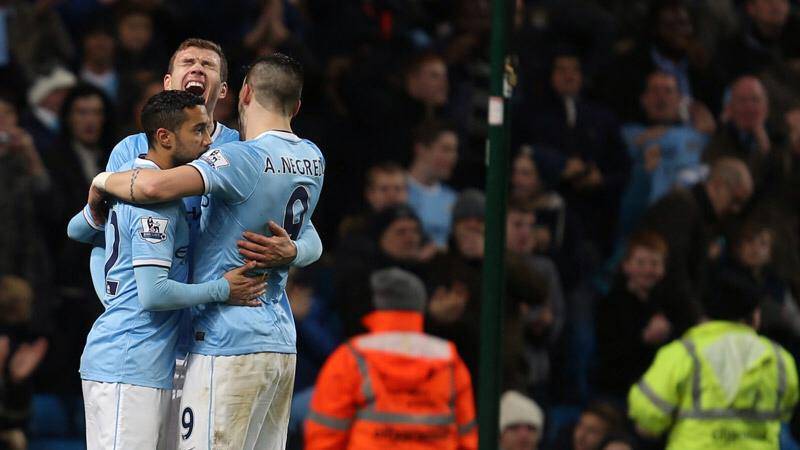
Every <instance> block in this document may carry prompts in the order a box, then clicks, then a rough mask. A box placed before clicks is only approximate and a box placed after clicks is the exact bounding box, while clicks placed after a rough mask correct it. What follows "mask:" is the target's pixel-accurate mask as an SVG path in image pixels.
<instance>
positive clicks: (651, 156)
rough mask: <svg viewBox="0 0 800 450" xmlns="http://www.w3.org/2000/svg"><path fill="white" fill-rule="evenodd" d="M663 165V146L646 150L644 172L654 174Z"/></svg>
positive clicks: (653, 146)
mask: <svg viewBox="0 0 800 450" xmlns="http://www.w3.org/2000/svg"><path fill="white" fill-rule="evenodd" d="M660 163H661V146H660V145H658V144H653V145H651V146H649V147H647V148H646V149H644V170H646V171H648V172H652V171H654V170H656V167H658V165H659V164H660Z"/></svg>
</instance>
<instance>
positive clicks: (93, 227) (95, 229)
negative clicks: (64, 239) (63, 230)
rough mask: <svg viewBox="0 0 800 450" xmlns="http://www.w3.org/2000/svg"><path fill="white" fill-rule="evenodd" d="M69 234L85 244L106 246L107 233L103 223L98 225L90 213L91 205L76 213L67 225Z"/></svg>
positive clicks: (73, 238) (71, 237)
mask: <svg viewBox="0 0 800 450" xmlns="http://www.w3.org/2000/svg"><path fill="white" fill-rule="evenodd" d="M67 236H69V238H70V239H72V240H73V241H78V242H83V243H84V244H92V245H98V246H100V247H104V246H105V233H104V228H103V226H102V225H98V224H96V223H95V222H94V220H93V219H92V215H91V214H90V213H89V205H86V206H85V207H84V208H83V209H82V210H80V211H79V212H78V214H75V215H74V216H73V217H72V219H70V221H69V224H68V225H67Z"/></svg>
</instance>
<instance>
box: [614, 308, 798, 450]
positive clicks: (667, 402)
mask: <svg viewBox="0 0 800 450" xmlns="http://www.w3.org/2000/svg"><path fill="white" fill-rule="evenodd" d="M797 400H798V381H797V368H796V366H795V361H794V358H792V356H791V355H790V354H789V353H788V352H786V350H784V349H783V348H782V347H781V346H780V345H778V344H776V343H775V342H772V341H771V340H769V339H767V338H765V337H763V336H759V335H758V334H756V332H755V331H754V330H753V329H752V328H750V327H748V326H746V325H744V324H740V323H734V322H723V321H713V322H706V323H704V324H701V325H697V326H695V327H693V328H691V329H690V330H689V331H687V332H686V334H685V335H684V336H683V338H682V339H680V340H677V341H674V342H672V343H670V344H668V345H666V346H664V347H663V348H662V349H661V350H659V352H658V354H657V355H656V358H655V361H654V362H653V364H652V366H650V368H649V369H648V370H647V372H646V373H645V374H644V376H643V377H642V379H641V380H640V381H639V382H638V383H637V384H635V385H634V386H633V387H631V390H630V393H629V394H628V409H629V415H630V417H631V419H633V421H634V422H635V423H636V424H637V425H638V426H639V427H640V428H641V429H643V430H644V431H647V432H649V433H652V434H653V435H661V434H663V433H665V432H668V433H669V437H668V441H667V450H678V449H680V450H693V449H698V450H716V449H726V450H727V449H730V450H734V449H735V450H750V449H752V450H771V449H775V450H777V449H778V448H779V445H778V435H779V433H780V424H781V422H783V421H788V420H789V419H790V418H791V415H792V411H793V410H794V407H795V404H796V403H797Z"/></svg>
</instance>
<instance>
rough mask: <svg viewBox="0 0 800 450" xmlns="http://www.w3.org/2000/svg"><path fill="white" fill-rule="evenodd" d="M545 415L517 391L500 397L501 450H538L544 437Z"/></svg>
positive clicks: (537, 406) (531, 401)
mask: <svg viewBox="0 0 800 450" xmlns="http://www.w3.org/2000/svg"><path fill="white" fill-rule="evenodd" d="M543 426H544V413H542V409H541V408H539V405H537V404H536V402H534V401H533V400H531V399H530V398H528V397H526V396H524V395H522V394H520V393H519V392H517V391H506V393H505V394H503V396H502V397H500V450H536V449H537V448H538V447H539V440H540V439H541V437H542V434H541V433H542V427H543Z"/></svg>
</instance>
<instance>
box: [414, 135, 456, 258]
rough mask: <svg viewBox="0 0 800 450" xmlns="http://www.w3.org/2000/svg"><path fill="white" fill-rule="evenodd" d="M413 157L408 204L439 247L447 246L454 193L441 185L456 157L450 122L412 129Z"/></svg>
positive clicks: (426, 232) (454, 138)
mask: <svg viewBox="0 0 800 450" xmlns="http://www.w3.org/2000/svg"><path fill="white" fill-rule="evenodd" d="M413 149H414V150H413V151H414V157H413V159H412V161H411V165H410V166H409V169H408V204H409V205H410V206H411V207H412V208H413V209H414V211H416V212H417V215H418V216H419V218H420V220H421V221H422V228H423V230H424V231H425V234H427V235H428V236H429V237H430V238H431V239H432V240H433V242H434V243H435V244H436V245H438V246H439V247H445V246H446V245H447V237H448V236H449V235H450V226H451V223H450V217H449V215H448V214H446V213H445V214H443V212H446V211H450V210H451V209H452V208H453V204H454V203H455V201H456V195H457V194H456V192H455V191H454V190H453V189H452V188H450V187H449V186H447V185H446V184H444V182H445V181H447V180H448V179H449V178H450V175H451V174H452V173H453V167H455V164H456V160H457V159H458V135H457V134H456V132H455V130H454V129H452V128H450V127H449V125H446V124H444V123H441V122H438V121H432V120H431V121H426V122H423V123H422V124H420V125H419V127H417V129H416V130H415V132H414V146H413Z"/></svg>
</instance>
